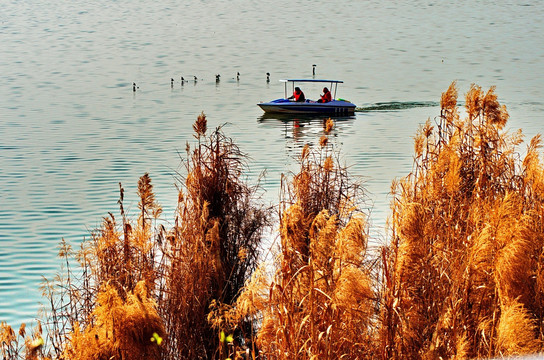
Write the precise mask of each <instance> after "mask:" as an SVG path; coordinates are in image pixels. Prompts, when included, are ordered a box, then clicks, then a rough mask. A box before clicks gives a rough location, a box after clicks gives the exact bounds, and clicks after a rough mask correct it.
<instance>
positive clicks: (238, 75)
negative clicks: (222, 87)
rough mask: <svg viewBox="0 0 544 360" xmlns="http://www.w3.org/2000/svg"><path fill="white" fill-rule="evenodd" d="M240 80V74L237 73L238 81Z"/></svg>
mask: <svg viewBox="0 0 544 360" xmlns="http://www.w3.org/2000/svg"><path fill="white" fill-rule="evenodd" d="M239 80H240V72H237V73H236V81H239Z"/></svg>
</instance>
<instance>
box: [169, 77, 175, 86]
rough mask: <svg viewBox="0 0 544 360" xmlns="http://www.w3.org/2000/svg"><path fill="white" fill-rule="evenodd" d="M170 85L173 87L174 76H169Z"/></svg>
mask: <svg viewBox="0 0 544 360" xmlns="http://www.w3.org/2000/svg"><path fill="white" fill-rule="evenodd" d="M170 87H174V78H170Z"/></svg>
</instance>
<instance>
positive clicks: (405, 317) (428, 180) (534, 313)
mask: <svg viewBox="0 0 544 360" xmlns="http://www.w3.org/2000/svg"><path fill="white" fill-rule="evenodd" d="M459 113H460V112H459V109H458V108H457V89H456V85H455V83H453V84H452V85H451V86H450V88H449V89H448V90H447V91H446V92H445V93H444V94H442V99H441V115H440V117H439V118H438V119H437V121H436V124H435V125H434V126H433V125H432V124H431V122H430V121H427V122H426V123H425V125H423V126H422V127H421V128H420V129H419V131H418V132H417V135H416V137H415V161H414V170H413V172H412V173H411V174H410V175H409V176H407V177H406V178H404V179H402V180H400V181H398V182H395V183H394V184H393V186H392V193H393V195H394V200H393V203H392V214H391V221H390V224H391V226H390V228H391V237H390V244H389V246H387V247H385V248H384V249H383V253H382V256H383V276H384V278H383V285H384V288H383V294H382V295H381V297H382V305H381V321H382V326H381V345H380V346H381V352H382V357H383V358H388V359H422V358H425V359H437V358H443V359H454V358H455V359H471V358H492V357H502V356H512V355H522V354H529V353H535V352H538V351H541V349H542V330H543V322H542V321H543V313H542V309H543V307H542V305H543V304H542V291H543V287H542V280H541V279H542V275H541V272H542V270H541V269H542V259H543V256H542V255H543V245H544V242H543V240H544V238H543V233H542V230H543V225H544V223H543V219H544V218H543V216H542V215H543V209H544V207H543V205H544V204H543V203H542V201H543V199H544V197H543V195H544V192H543V190H544V188H543V187H542V184H543V170H542V165H541V163H540V161H539V149H540V148H541V139H540V136H536V137H534V138H533V139H532V140H531V142H530V144H529V146H528V149H527V154H526V156H525V158H524V159H523V160H520V157H521V156H520V154H519V153H518V151H517V147H518V146H519V145H520V144H521V142H522V134H521V132H516V133H514V134H508V133H507V132H506V131H504V128H505V125H506V123H507V120H508V112H507V111H506V107H505V106H503V105H500V104H499V102H498V100H497V95H496V94H495V91H494V88H491V89H489V90H488V91H487V92H484V91H483V90H482V89H481V88H480V87H478V86H476V85H473V86H472V87H471V88H470V90H469V91H468V93H467V94H466V117H464V118H461V116H460V115H459Z"/></svg>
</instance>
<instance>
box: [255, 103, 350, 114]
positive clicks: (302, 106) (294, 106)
mask: <svg viewBox="0 0 544 360" xmlns="http://www.w3.org/2000/svg"><path fill="white" fill-rule="evenodd" d="M257 105H259V107H260V108H261V109H263V111H264V112H266V113H283V114H329V115H335V114H336V115H346V114H353V113H354V112H355V104H352V103H350V102H349V101H345V100H333V101H329V102H327V103H318V102H315V101H308V100H307V101H306V102H294V101H289V100H287V99H277V100H273V101H270V102H266V103H260V104H257Z"/></svg>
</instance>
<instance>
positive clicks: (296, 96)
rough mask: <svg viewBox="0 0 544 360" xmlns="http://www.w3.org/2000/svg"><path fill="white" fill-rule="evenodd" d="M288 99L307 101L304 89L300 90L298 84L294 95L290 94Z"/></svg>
mask: <svg viewBox="0 0 544 360" xmlns="http://www.w3.org/2000/svg"><path fill="white" fill-rule="evenodd" d="M287 99H289V100H294V101H296V102H304V101H306V97H305V96H304V93H303V92H302V90H300V88H299V87H298V86H297V87H296V88H295V91H294V92H293V95H291V96H289V97H288V98H287Z"/></svg>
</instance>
